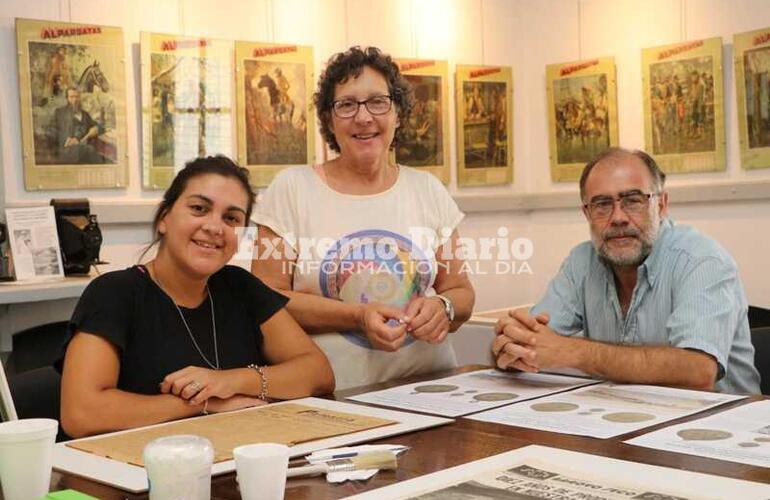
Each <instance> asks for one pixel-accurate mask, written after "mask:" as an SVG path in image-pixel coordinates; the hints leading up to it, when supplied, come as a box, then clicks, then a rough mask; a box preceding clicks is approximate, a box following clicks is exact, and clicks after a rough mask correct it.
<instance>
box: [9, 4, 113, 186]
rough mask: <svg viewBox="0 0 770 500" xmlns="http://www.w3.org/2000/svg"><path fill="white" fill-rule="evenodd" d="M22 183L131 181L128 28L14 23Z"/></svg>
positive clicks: (20, 21) (93, 184)
mask: <svg viewBox="0 0 770 500" xmlns="http://www.w3.org/2000/svg"><path fill="white" fill-rule="evenodd" d="M16 44H17V47H18V69H19V97H20V99H21V102H20V105H21V132H22V142H23V165H24V186H25V188H26V189H27V190H28V191H36V190H50V189H84V188H120V187H125V186H126V185H127V183H128V173H127V168H128V154H127V150H126V107H125V102H126V90H125V57H124V49H125V47H124V44H123V30H122V29H121V28H119V27H112V26H100V25H95V24H80V23H64V22H59V21H39V20H33V19H16Z"/></svg>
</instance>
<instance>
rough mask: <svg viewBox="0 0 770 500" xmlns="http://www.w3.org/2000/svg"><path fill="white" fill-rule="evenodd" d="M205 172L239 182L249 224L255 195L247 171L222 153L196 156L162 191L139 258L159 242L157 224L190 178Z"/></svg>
mask: <svg viewBox="0 0 770 500" xmlns="http://www.w3.org/2000/svg"><path fill="white" fill-rule="evenodd" d="M206 174H216V175H221V176H222V177H227V178H231V179H235V180H236V181H238V182H239V183H240V184H241V187H243V190H244V191H245V192H246V196H247V197H248V206H247V207H246V225H247V226H248V225H249V220H250V217H251V210H252V207H253V206H254V201H255V200H256V197H257V196H256V194H255V193H254V190H253V189H252V187H251V184H250V183H249V171H248V170H247V169H245V168H243V167H240V166H238V164H236V163H235V162H234V161H233V160H231V159H230V158H228V157H226V156H224V155H216V156H207V157H205V158H196V159H194V160H191V161H189V162H187V163H186V164H185V166H184V168H183V169H182V170H180V171H179V173H178V174H176V177H174V180H173V181H172V182H171V185H170V186H169V187H168V189H166V192H165V193H163V199H162V200H161V201H160V203H159V204H158V208H157V209H156V210H155V216H154V217H153V218H152V242H151V243H150V244H149V245H148V246H147V248H145V249H144V251H143V252H142V254H141V256H140V257H139V260H141V259H142V258H143V257H144V255H145V254H146V253H147V251H148V250H149V249H150V248H152V247H153V245H155V244H156V243H159V242H160V241H161V240H162V239H163V235H161V234H160V233H158V225H159V224H160V221H161V220H162V219H163V217H165V215H166V214H167V213H168V212H169V210H171V207H173V206H174V203H176V201H177V200H178V199H179V197H180V196H181V195H182V193H183V192H184V190H185V189H186V188H187V184H188V183H189V182H190V179H194V178H195V177H198V176H201V175H206Z"/></svg>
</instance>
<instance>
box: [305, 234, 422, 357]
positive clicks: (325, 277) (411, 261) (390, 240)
mask: <svg viewBox="0 0 770 500" xmlns="http://www.w3.org/2000/svg"><path fill="white" fill-rule="evenodd" d="M434 277H435V266H434V263H433V261H432V260H430V259H428V258H427V257H426V255H425V253H424V252H423V251H422V250H421V249H420V248H419V247H418V246H417V245H415V244H414V243H413V242H412V241H411V240H410V239H409V238H406V237H404V236H402V235H400V234H397V233H394V232H391V231H386V230H384V229H369V230H365V231H358V232H355V233H351V234H349V235H346V236H343V237H342V238H340V239H339V240H338V241H336V242H335V243H334V244H332V245H331V247H329V250H328V251H327V252H326V255H325V256H324V258H323V260H322V261H321V266H320V272H319V286H320V288H321V292H322V293H323V295H324V297H329V298H333V299H337V300H341V301H342V302H345V303H348V304H356V303H357V304H368V303H371V302H380V303H382V304H387V305H389V306H393V307H396V308H398V309H406V307H407V305H408V304H409V302H410V301H411V300H412V299H413V298H414V297H418V296H421V295H424V294H425V291H426V290H427V289H428V287H429V286H430V285H431V284H432V283H433V279H434ZM342 335H343V337H344V338H345V339H347V340H348V341H350V342H352V343H354V344H356V345H360V346H362V347H367V348H371V344H370V343H369V340H368V339H367V338H366V337H365V336H364V335H362V334H361V333H360V332H343V333H342ZM413 341H414V338H413V337H411V336H409V337H408V338H407V340H406V342H405V343H404V345H406V344H408V343H411V342H413Z"/></svg>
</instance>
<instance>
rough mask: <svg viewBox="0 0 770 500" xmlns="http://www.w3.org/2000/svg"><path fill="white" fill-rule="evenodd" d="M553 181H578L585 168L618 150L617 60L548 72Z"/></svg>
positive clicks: (559, 66) (554, 66)
mask: <svg viewBox="0 0 770 500" xmlns="http://www.w3.org/2000/svg"><path fill="white" fill-rule="evenodd" d="M546 81H547V88H546V94H547V98H548V143H549V156H550V164H551V180H553V181H554V182H572V181H577V180H579V179H580V174H581V172H582V171H583V167H585V164H586V163H588V162H589V161H591V159H593V158H594V157H596V155H597V154H598V153H600V152H601V151H604V150H605V149H607V148H608V147H612V146H617V145H618V98H617V81H616V79H615V59H614V58H612V57H602V58H598V59H587V60H584V61H574V62H568V63H561V64H551V65H548V66H546Z"/></svg>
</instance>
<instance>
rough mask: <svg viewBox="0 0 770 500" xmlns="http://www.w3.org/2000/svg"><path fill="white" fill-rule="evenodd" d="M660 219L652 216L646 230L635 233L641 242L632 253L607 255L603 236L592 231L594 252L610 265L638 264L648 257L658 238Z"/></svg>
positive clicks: (634, 265)
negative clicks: (636, 250)
mask: <svg viewBox="0 0 770 500" xmlns="http://www.w3.org/2000/svg"><path fill="white" fill-rule="evenodd" d="M661 220H662V219H661V218H657V217H654V216H653V219H652V220H651V221H650V226H649V227H648V228H647V231H642V232H641V233H640V234H638V235H636V237H637V238H638V239H639V241H640V243H641V246H640V247H639V251H638V252H636V253H634V254H633V255H622V256H620V255H614V256H613V255H609V254H608V253H607V250H606V246H605V244H604V237H603V236H598V235H595V234H593V233H592V234H591V240H592V242H593V244H594V248H595V249H596V253H597V254H598V255H599V258H600V259H601V260H602V261H603V262H604V263H606V264H609V265H610V266H616V267H632V266H633V267H637V266H639V264H641V263H642V262H644V261H645V259H647V257H649V255H650V253H652V246H653V245H654V244H655V240H657V239H658V234H659V233H660V223H661Z"/></svg>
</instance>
